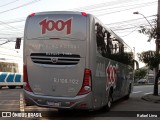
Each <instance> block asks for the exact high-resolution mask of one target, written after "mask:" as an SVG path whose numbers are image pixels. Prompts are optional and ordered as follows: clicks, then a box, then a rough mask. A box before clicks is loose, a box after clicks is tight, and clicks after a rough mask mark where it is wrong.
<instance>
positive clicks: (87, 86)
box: [77, 68, 91, 95]
mask: <svg viewBox="0 0 160 120" xmlns="http://www.w3.org/2000/svg"><path fill="white" fill-rule="evenodd" d="M89 92H91V70H89V69H87V68H86V69H85V71H84V78H83V84H82V87H81V89H80V91H79V92H78V94H77V95H84V94H87V93H89Z"/></svg>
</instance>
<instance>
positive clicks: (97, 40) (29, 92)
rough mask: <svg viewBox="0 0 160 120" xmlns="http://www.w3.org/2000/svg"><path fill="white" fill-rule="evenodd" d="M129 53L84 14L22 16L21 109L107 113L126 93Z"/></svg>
mask: <svg viewBox="0 0 160 120" xmlns="http://www.w3.org/2000/svg"><path fill="white" fill-rule="evenodd" d="M133 66H134V65H133V54H132V51H131V49H130V48H129V47H128V46H127V45H126V44H125V43H124V42H123V40H122V39H121V38H120V37H118V36H117V35H116V34H115V33H114V32H113V31H112V30H110V29H109V28H107V27H105V26H104V25H103V24H102V23H101V22H100V21H99V20H98V19H97V18H96V17H94V16H93V15H91V14H86V13H84V12H69V11H68V12H67V11H56V12H42V13H33V14H31V15H29V16H28V18H27V20H26V25H25V32H24V82H25V85H24V99H25V103H26V105H28V106H29V105H37V106H41V107H53V108H57V109H87V110H96V109H100V108H106V110H109V109H110V108H111V105H112V102H113V101H115V100H117V99H119V98H122V97H126V98H129V95H130V93H131V90H132V82H133Z"/></svg>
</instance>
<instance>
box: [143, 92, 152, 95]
mask: <svg viewBox="0 0 160 120" xmlns="http://www.w3.org/2000/svg"><path fill="white" fill-rule="evenodd" d="M144 94H145V95H148V94H153V92H149V93H144Z"/></svg>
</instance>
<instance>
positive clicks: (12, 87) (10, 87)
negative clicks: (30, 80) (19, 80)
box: [8, 86, 16, 89]
mask: <svg viewBox="0 0 160 120" xmlns="http://www.w3.org/2000/svg"><path fill="white" fill-rule="evenodd" d="M8 88H9V89H14V88H16V86H8Z"/></svg>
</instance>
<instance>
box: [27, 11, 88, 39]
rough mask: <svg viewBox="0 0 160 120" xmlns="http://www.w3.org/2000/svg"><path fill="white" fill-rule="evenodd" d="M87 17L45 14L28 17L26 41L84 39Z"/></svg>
mask: <svg viewBox="0 0 160 120" xmlns="http://www.w3.org/2000/svg"><path fill="white" fill-rule="evenodd" d="M86 19H87V17H83V16H82V15H74V14H73V15H69V14H68V15H66V14H64V15H63V14H60V15H58V14H45V15H35V16H33V17H28V19H27V23H26V28H25V34H26V37H27V39H40V38H70V39H78V40H85V39H86V33H87V32H86V31H87V30H86V27H87V22H86Z"/></svg>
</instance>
